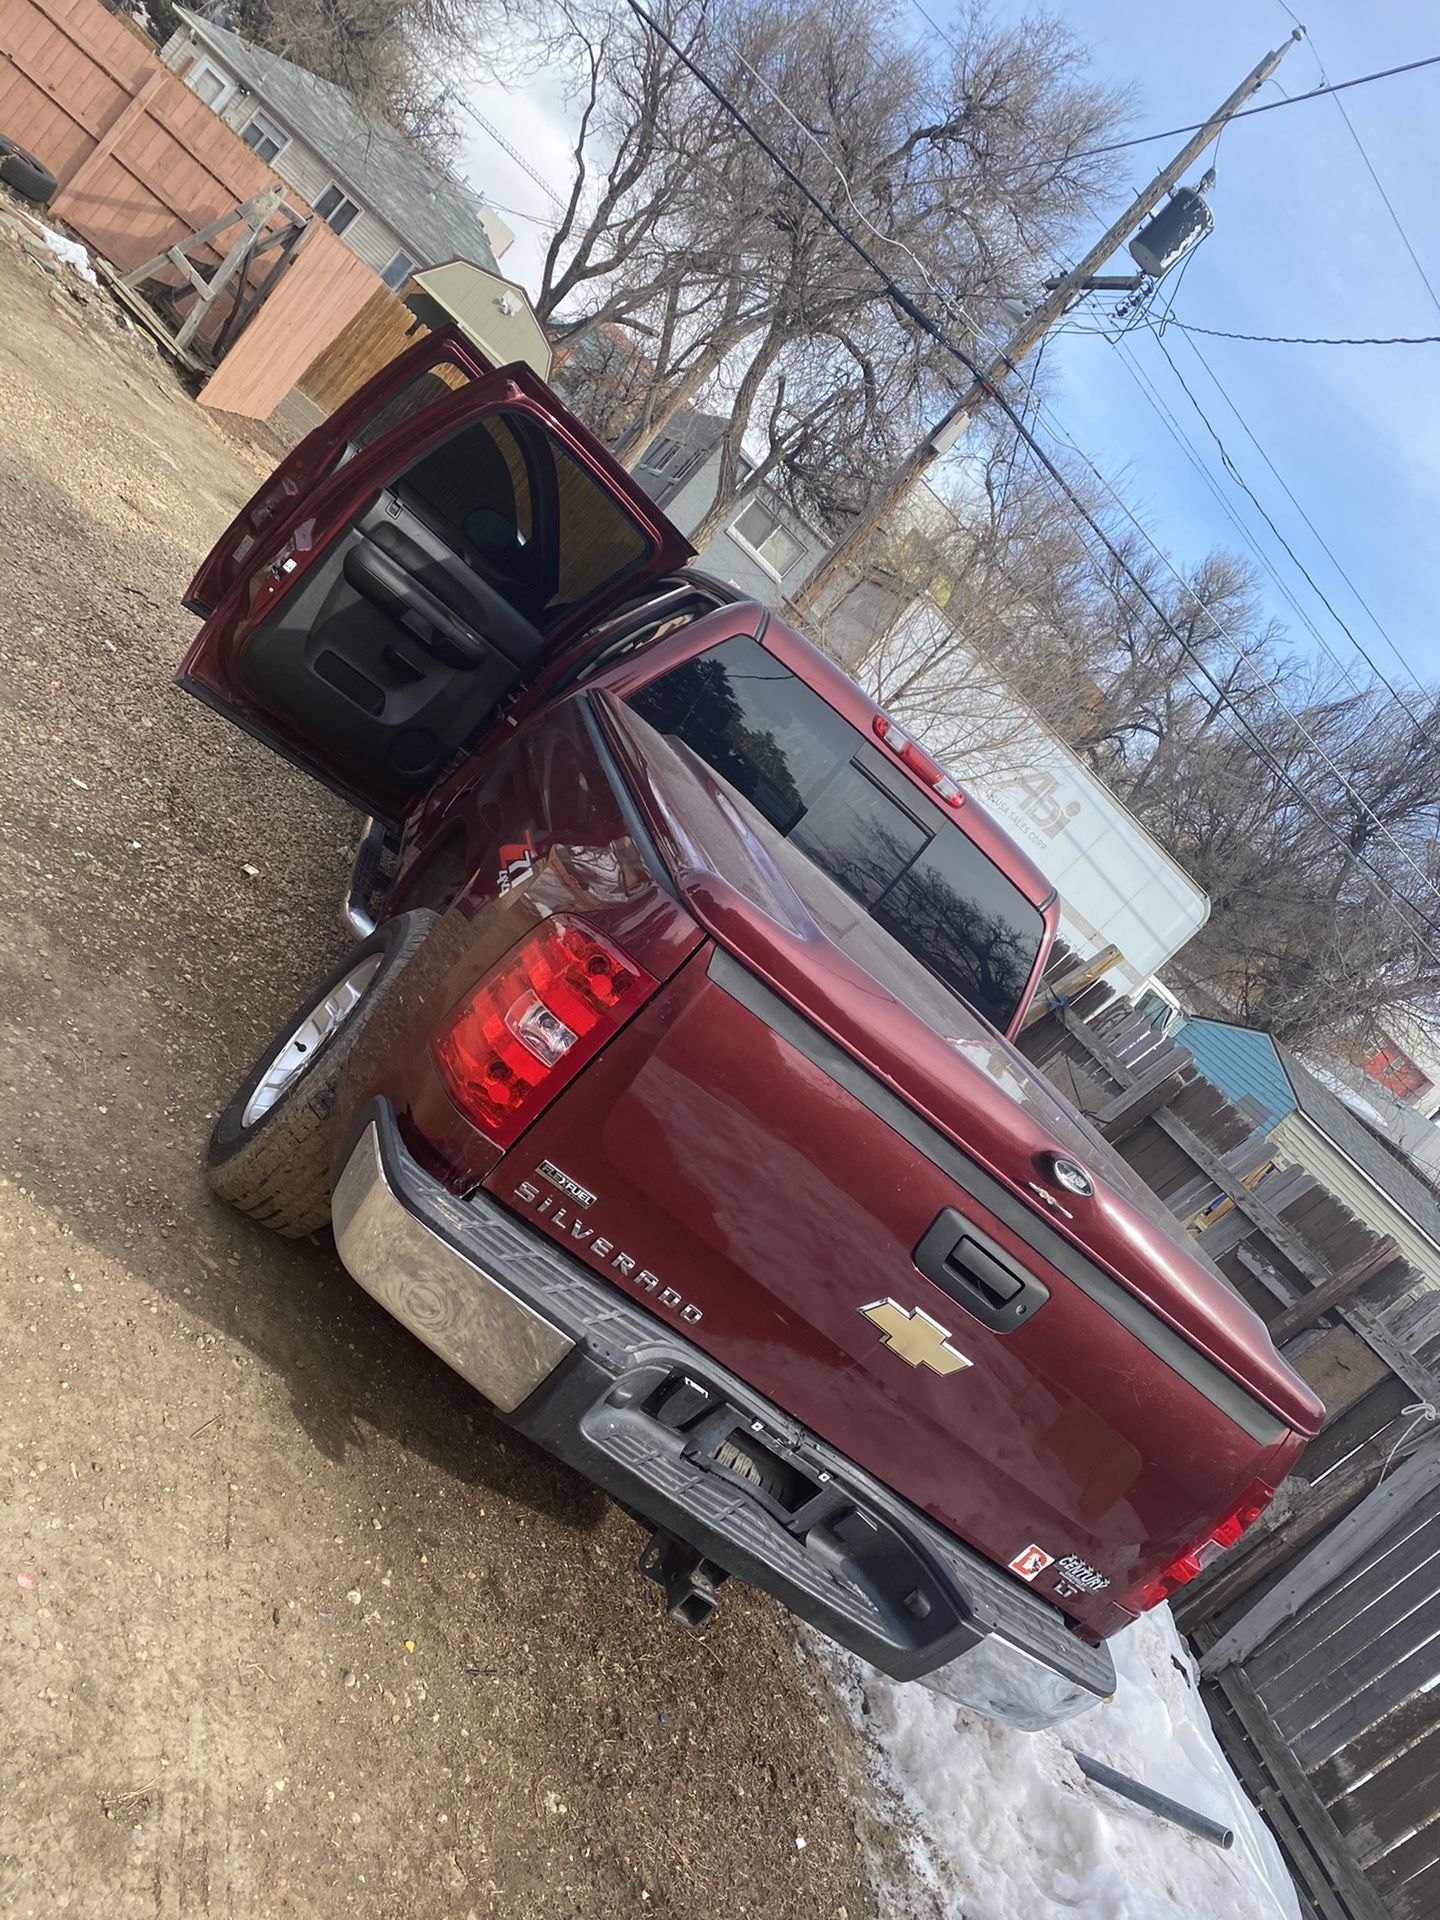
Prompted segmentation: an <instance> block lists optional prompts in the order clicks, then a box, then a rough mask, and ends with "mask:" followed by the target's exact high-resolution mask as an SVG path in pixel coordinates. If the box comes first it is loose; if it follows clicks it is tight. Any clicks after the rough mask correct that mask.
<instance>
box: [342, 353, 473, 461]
mask: <svg viewBox="0 0 1440 1920" xmlns="http://www.w3.org/2000/svg"><path fill="white" fill-rule="evenodd" d="M469 384H470V375H469V374H468V373H466V371H465V369H464V368H463V367H460V366H457V365H456V364H455V362H454V361H453V360H437V361H436V362H435V363H434V364H433V366H429V367H426V368H425V369H424V370H423V372H420V373H417V374H416V375H415V378H414V379H413V380H410V381H407V382H406V384H405V385H404V386H403V387H401V388H400V389H399V390H398V391H397V392H395V393H392V394H391V395H390V397H389V399H388V400H386V401H385V402H384V403H383V405H381V406H378V407H377V408H376V409H375V411H374V413H372V414H370V415H369V417H368V418H367V419H365V420H364V421H362V423H361V424H360V425H359V426H358V427H357V428H356V429H355V431H354V433H352V434H351V436H350V438H349V440H348V441H347V442H346V445H345V458H346V459H347V460H352V459H354V457H355V455H356V454H357V453H363V452H364V450H365V448H366V447H368V446H371V445H373V443H374V442H375V441H376V440H378V439H379V438H380V436H381V435H382V434H386V433H389V432H390V431H391V430H392V428H394V427H399V426H403V425H404V423H405V422H406V421H407V420H413V419H414V418H415V416H416V414H417V413H423V412H424V411H425V409H426V407H433V406H434V404H435V402H436V401H437V400H445V399H448V397H449V396H450V395H451V394H452V393H462V392H463V391H464V389H465V388H466V387H467V386H469Z"/></svg>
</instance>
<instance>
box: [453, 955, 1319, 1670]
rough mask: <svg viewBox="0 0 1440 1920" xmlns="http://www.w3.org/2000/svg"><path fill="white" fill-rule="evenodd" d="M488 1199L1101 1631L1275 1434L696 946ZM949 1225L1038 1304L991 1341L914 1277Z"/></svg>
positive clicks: (827, 1049)
mask: <svg viewBox="0 0 1440 1920" xmlns="http://www.w3.org/2000/svg"><path fill="white" fill-rule="evenodd" d="M487 1184H488V1185H489V1186H490V1187H491V1188H492V1190H494V1191H495V1192H496V1193H497V1195H499V1196H501V1197H505V1198H507V1199H510V1200H511V1202H512V1204H514V1203H515V1200H516V1198H517V1196H518V1197H519V1199H520V1201H521V1204H522V1205H523V1206H524V1209H525V1211H527V1213H529V1214H531V1215H532V1216H534V1217H536V1219H537V1223H538V1224H541V1225H543V1226H545V1227H546V1228H548V1230H549V1231H550V1232H551V1233H552V1234H554V1235H555V1236H556V1237H558V1238H561V1239H563V1240H564V1241H565V1242H566V1244H567V1245H568V1246H569V1247H570V1249H571V1251H572V1252H574V1253H576V1254H578V1255H579V1256H581V1257H584V1258H586V1259H587V1260H588V1261H589V1262H590V1263H591V1264H592V1265H595V1266H597V1267H599V1268H600V1269H601V1270H603V1271H605V1272H606V1273H607V1274H608V1275H609V1277H610V1278H611V1279H612V1280H613V1281H614V1282H615V1284H616V1285H617V1286H620V1287H621V1288H622V1289H623V1290H624V1291H626V1292H628V1293H631V1294H632V1295H637V1296H638V1297H640V1298H642V1299H646V1300H648V1301H649V1303H650V1304H651V1305H652V1306H653V1308H654V1310H655V1311H656V1312H657V1313H660V1314H662V1315H673V1316H682V1315H683V1316H684V1318H685V1321H686V1331H687V1333H688V1335H689V1337H690V1338H692V1339H694V1340H695V1341H696V1342H697V1343H698V1344H699V1345H700V1346H702V1347H703V1348H704V1349H705V1350H706V1351H707V1352H709V1353H711V1354H713V1355H714V1357H715V1358H716V1359H717V1360H719V1361H721V1362H722V1363H724V1364H725V1365H727V1366H729V1367H731V1368H733V1369H734V1370H735V1371H737V1372H738V1373H740V1374H741V1375H743V1377H744V1378H746V1379H747V1380H749V1381H750V1382H752V1384H753V1385H754V1386H755V1387H756V1388H757V1389H759V1390H760V1391H761V1392H762V1393H764V1394H766V1395H768V1396H770V1397H772V1398H773V1399H775V1400H777V1401H778V1402H779V1403H780V1404H781V1405H782V1406H783V1407H785V1408H786V1409H787V1411H789V1412H790V1413H792V1414H793V1415H794V1416H795V1417H796V1418H797V1419H798V1420H800V1421H802V1422H804V1423H805V1424H806V1425H807V1426H809V1427H810V1428H812V1429H813V1430H814V1431H815V1432H817V1433H818V1434H820V1435H821V1436H822V1437H823V1438H825V1439H826V1440H828V1441H829V1442H830V1443H831V1444H832V1445H834V1446H836V1447H839V1448H840V1449H842V1450H843V1451H844V1452H846V1453H847V1454H849V1455H850V1457H851V1458H853V1459H855V1460H857V1461H858V1462H859V1463H860V1464H861V1465H862V1466H864V1467H866V1468H868V1469H869V1470H870V1471H871V1472H873V1473H874V1474H875V1475H876V1476H877V1477H878V1478H880V1479H882V1480H883V1481H885V1482H886V1484H888V1485H890V1486H892V1487H893V1488H895V1490H896V1491H897V1492H900V1493H902V1494H903V1495H904V1496H905V1497H906V1498H907V1499H909V1500H910V1501H911V1502H912V1503H913V1504H915V1505H917V1506H919V1507H921V1508H922V1509H924V1510H925V1511H926V1512H928V1513H930V1514H931V1515H932V1516H933V1517H934V1518H935V1519H937V1520H939V1521H940V1522H941V1523H942V1524H943V1525H945V1526H946V1527H948V1528H949V1529H950V1530H951V1531H952V1532H954V1533H955V1534H957V1535H958V1536H959V1537H960V1538H961V1539H963V1540H965V1541H967V1542H968V1543H970V1544H971V1545H972V1546H975V1547H977V1548H979V1549H980V1550H981V1551H983V1552H984V1553H986V1554H987V1555H989V1556H990V1557H991V1558H992V1559H994V1560H995V1561H997V1562H998V1563H999V1564H1000V1565H1001V1566H1010V1565H1011V1564H1012V1563H1016V1565H1017V1567H1018V1569H1019V1570H1020V1573H1021V1574H1022V1575H1023V1574H1031V1577H1033V1578H1034V1580H1035V1585H1036V1588H1037V1590H1038V1591H1041V1592H1044V1593H1046V1594H1047V1595H1048V1596H1049V1597H1051V1598H1053V1599H1056V1600H1057V1601H1058V1602H1059V1603H1060V1604H1061V1605H1062V1606H1064V1607H1065V1609H1066V1610H1067V1611H1068V1612H1070V1613H1071V1614H1072V1615H1073V1616H1074V1617H1076V1618H1077V1619H1080V1620H1082V1621H1084V1622H1085V1623H1086V1624H1088V1625H1089V1626H1091V1627H1092V1628H1093V1629H1094V1630H1096V1631H1098V1632H1101V1633H1103V1632H1106V1631H1109V1630H1111V1629H1113V1627H1114V1626H1115V1625H1116V1624H1117V1615H1116V1612H1115V1610H1114V1605H1113V1602H1112V1599H1111V1595H1112V1594H1114V1595H1116V1596H1123V1595H1124V1594H1125V1593H1126V1591H1127V1590H1128V1589H1129V1588H1131V1587H1132V1586H1133V1585H1134V1584H1136V1583H1137V1582H1138V1581H1139V1580H1140V1579H1142V1578H1144V1577H1146V1576H1147V1575H1149V1574H1151V1573H1153V1572H1154V1571H1156V1570H1157V1568H1158V1567H1160V1566H1163V1565H1164V1564H1165V1562H1166V1561H1167V1560H1168V1559H1169V1558H1170V1557H1171V1555H1172V1554H1173V1552H1174V1551H1175V1550H1177V1549H1178V1548H1179V1547H1182V1546H1183V1545H1184V1544H1185V1542H1186V1541H1187V1540H1188V1539H1189V1538H1191V1537H1192V1536H1193V1535H1194V1534H1195V1533H1196V1532H1197V1530H1203V1527H1204V1525H1205V1523H1206V1522H1207V1520H1209V1519H1211V1518H1213V1517H1214V1516H1215V1515H1217V1514H1218V1513H1219V1512H1221V1511H1222V1509H1223V1508H1225V1507H1226V1506H1227V1504H1229V1503H1230V1502H1231V1501H1232V1500H1234V1499H1235V1498H1236V1497H1238V1496H1239V1494H1240V1493H1242V1492H1243V1490H1244V1488H1245V1486H1246V1485H1247V1484H1248V1483H1249V1482H1250V1481H1251V1480H1252V1479H1253V1478H1254V1476H1255V1471H1256V1461H1257V1457H1259V1456H1260V1455H1262V1454H1264V1453H1266V1452H1267V1451H1269V1450H1273V1449H1276V1448H1277V1447H1280V1448H1282V1449H1283V1446H1284V1443H1285V1442H1287V1441H1288V1440H1289V1439H1290V1435H1289V1433H1288V1430H1287V1428H1286V1427H1285V1425H1284V1423H1283V1422H1282V1421H1280V1420H1279V1419H1278V1418H1277V1417H1276V1416H1275V1415H1274V1414H1273V1413H1272V1412H1270V1411H1269V1410H1268V1409H1267V1408H1265V1407H1263V1406H1261V1405H1260V1404H1259V1403H1258V1402H1257V1401H1255V1400H1254V1399H1253V1398H1252V1397H1251V1396H1250V1395H1248V1394H1247V1393H1245V1392H1244V1391H1243V1389H1241V1388H1239V1387H1238V1386H1237V1385H1236V1383H1235V1382H1234V1381H1233V1380H1231V1379H1230V1378H1229V1376H1228V1375H1226V1374H1224V1373H1223V1372H1222V1371H1221V1370H1220V1369H1219V1368H1217V1367H1215V1366H1214V1365H1213V1363H1211V1362H1209V1361H1207V1360H1206V1359H1205V1358H1204V1357H1203V1356H1202V1355H1200V1354H1198V1353H1197V1352H1196V1351H1195V1350H1194V1349H1193V1348H1191V1347H1190V1346H1188V1345H1187V1343H1186V1342H1184V1341H1183V1340H1181V1339H1180V1338H1179V1336H1178V1335H1176V1334H1175V1333H1174V1332H1173V1331H1172V1330H1171V1329H1169V1328H1167V1327H1165V1326H1164V1324H1163V1323H1162V1322H1160V1321H1159V1320H1157V1319H1156V1318H1155V1316H1153V1315H1151V1314H1149V1313H1148V1310H1146V1309H1144V1308H1143V1307H1139V1306H1137V1303H1135V1302H1134V1300H1133V1296H1130V1295H1128V1294H1127V1293H1126V1292H1125V1290H1124V1289H1122V1288H1121V1287H1119V1285H1118V1284H1117V1283H1116V1282H1115V1281H1114V1280H1113V1279H1111V1278H1110V1277H1109V1276H1108V1275H1106V1274H1104V1273H1103V1272H1102V1271H1101V1270H1100V1269H1099V1268H1098V1267H1095V1266H1093V1265H1091V1264H1089V1263H1085V1262H1083V1261H1082V1260H1081V1258H1080V1256H1078V1255H1076V1254H1075V1252H1074V1250H1073V1248H1069V1247H1068V1246H1067V1244H1066V1243H1065V1242H1063V1241H1062V1240H1061V1239H1060V1237H1059V1236H1058V1235H1057V1234H1055V1233H1054V1232H1053V1231H1052V1230H1050V1229H1048V1228H1046V1227H1045V1226H1044V1224H1043V1223H1041V1222H1036V1223H1035V1225H1034V1227H1028V1226H1027V1228H1026V1231H1025V1232H1024V1234H1022V1232H1020V1231H1017V1216H1016V1203H1015V1202H1014V1201H1013V1199H1012V1198H1011V1196H1009V1195H1008V1194H1007V1193H1006V1191H1005V1190H1004V1188H1003V1187H1002V1186H1001V1185H1000V1183H998V1182H996V1181H994V1180H993V1179H991V1178H989V1177H987V1176H985V1175H984V1173H983V1171H982V1170H981V1169H980V1168H979V1167H978V1166H976V1165H975V1164H974V1163H973V1162H968V1161H967V1160H966V1159H965V1158H964V1156H962V1155H960V1154H958V1153H957V1151H956V1150H955V1149H954V1147H953V1146H952V1145H951V1144H950V1143H949V1142H947V1141H944V1140H943V1139H941V1138H940V1136H938V1135H936V1134H935V1133H934V1132H933V1130H931V1129H929V1128H928V1127H926V1126H925V1124H924V1123H923V1122H921V1121H919V1120H918V1119H917V1117H916V1116H914V1115H913V1113H911V1112H910V1111H909V1109H907V1108H906V1107H905V1106H904V1105H903V1103H901V1102H900V1101H898V1100H897V1099H895V1097H894V1096H893V1095H891V1094H889V1093H888V1092H887V1090H886V1089H884V1088H883V1087H882V1086H881V1085H880V1084H879V1083H878V1082H875V1081H873V1080H871V1079H870V1078H869V1076H868V1075H864V1074H863V1073H860V1074H858V1075H857V1071H856V1069H855V1066H854V1063H853V1062H852V1061H850V1060H849V1059H848V1057H847V1056H846V1055H844V1054H843V1053H842V1052H841V1050H840V1049H838V1048H835V1047H833V1045H832V1044H831V1043H829V1042H827V1041H826V1040H825V1038H824V1036H823V1035H821V1034H820V1033H819V1032H818V1030H816V1029H815V1028H813V1027H812V1026H810V1025H809V1023H807V1022H804V1021H802V1020H799V1019H797V1017H796V1016H795V1015H794V1013H793V1010H791V1009H790V1008H788V1007H787V1006H786V1004H785V1003H784V1002H783V1001H780V1000H779V999H778V998H777V997H776V996H773V995H771V994H770V993H769V992H768V990H767V989H765V988H764V987H763V986H761V985H760V983H759V982H758V981H756V980H755V978H754V976H753V975H751V974H749V973H748V972H747V971H746V970H745V969H744V968H742V967H741V966H740V965H739V964H738V963H737V962H735V961H734V960H733V959H732V958H731V957H730V956H728V955H725V954H723V953H721V952H717V951H715V950H713V949H712V950H710V951H708V952H705V951H702V952H701V953H700V954H698V955H697V956H696V957H695V958H694V959H693V960H691V961H690V962H689V963H688V964H687V965H686V966H685V967H684V968H683V969H682V970H681V972H680V974H679V975H678V976H677V977H676V978H675V979H674V980H673V981H672V982H671V983H670V984H669V985H668V986H667V987H666V988H665V989H664V990H663V991H662V992H661V994H660V995H659V996H658V997H657V998H656V1000H655V1001H654V1002H653V1003H652V1004H651V1005H650V1006H649V1007H648V1008H647V1009H646V1010H645V1012H644V1013H643V1014H642V1015H640V1016H639V1017H638V1018H637V1019H636V1020H635V1021H634V1022H633V1023H632V1024H631V1026H630V1027H628V1028H627V1029H626V1030H625V1031H624V1032H623V1033H622V1034H621V1035H620V1036H619V1037H618V1038H617V1040H616V1041H615V1042H614V1043H613V1044H612V1045H611V1046H610V1047H609V1048H608V1049H607V1050H606V1052H605V1053H604V1054H603V1055H602V1056H601V1058H600V1059H598V1060H597V1061H596V1062H594V1063H593V1064H592V1065H591V1066H590V1067H589V1068H588V1069H587V1070H586V1071H585V1073H584V1074H582V1075H581V1076H580V1078H579V1079H578V1080H577V1081H576V1082H575V1083H574V1085H572V1087H570V1088H569V1089H568V1090H567V1091H566V1092H565V1093H564V1094H563V1095H562V1096H561V1097H560V1098H559V1100H557V1102H556V1103H555V1105H554V1106H553V1108H552V1109H551V1110H550V1111H548V1112H547V1113H546V1114H545V1115H544V1116H543V1117H542V1118H541V1119H540V1121H538V1122H537V1124H536V1125H535V1127H534V1128H532V1129H531V1130H530V1132H529V1133H528V1134H527V1135H526V1136H525V1138H524V1140H523V1141H522V1142H521V1143H520V1144H519V1145H518V1146H517V1147H516V1148H514V1149H513V1150H512V1151H511V1152H510V1153H509V1154H508V1155H507V1156H506V1158H505V1160H504V1161H503V1162H502V1163H501V1165H500V1167H499V1168H497V1170H496V1172H495V1173H494V1174H493V1175H492V1176H491V1179H490V1181H489V1182H487ZM532 1195H533V1197H529V1196H532ZM953 1214H959V1215H960V1216H961V1217H962V1220H963V1221H964V1222H968V1223H969V1224H970V1225H971V1227H972V1228H973V1229H974V1230H976V1244H979V1245H980V1246H981V1247H982V1248H985V1249H988V1250H989V1251H990V1254H991V1257H992V1258H994V1259H996V1260H997V1261H999V1262H1001V1263H1003V1264H1004V1265H1005V1266H1007V1267H1009V1268H1011V1269H1012V1270H1019V1271H1021V1272H1023V1273H1026V1274H1028V1275H1030V1276H1033V1278H1034V1279H1035V1280H1037V1281H1038V1282H1039V1283H1040V1285H1041V1286H1043V1287H1044V1288H1045V1289H1046V1290H1047V1292H1048V1298H1046V1299H1045V1300H1044V1301H1043V1304H1040V1305H1039V1306H1038V1307H1037V1308H1036V1310H1035V1311H1034V1312H1033V1314H1032V1315H1031V1316H1029V1317H1028V1318H1026V1319H1025V1320H1024V1321H1023V1322H1022V1323H1021V1324H1019V1325H1017V1326H1015V1327H1014V1329H1013V1330H1012V1331H1008V1332H1001V1331H996V1330H994V1329H993V1328H991V1327H988V1326H986V1325H984V1324H982V1322H981V1320H980V1319H978V1318H976V1317H975V1315H974V1314H972V1313H970V1312H968V1311H967V1310H966V1309H965V1308H964V1307H963V1306H962V1305H961V1304H960V1303H959V1302H958V1301H957V1299H956V1298H955V1297H954V1296H953V1294H952V1293H951V1292H949V1291H945V1290H942V1288H941V1286H940V1285H938V1284H936V1283H935V1282H934V1281H932V1280H931V1279H929V1278H927V1277H926V1276H925V1275H924V1274H922V1273H921V1272H920V1271H919V1269H918V1268H917V1266H916V1264H915V1258H914V1255H915V1250H916V1248H917V1247H918V1246H919V1245H920V1244H921V1242H922V1241H923V1240H924V1238H925V1236H926V1234H927V1232H929V1230H930V1229H931V1228H932V1226H933V1224H934V1223H935V1222H936V1220H937V1219H938V1218H939V1217H940V1216H942V1215H947V1216H948V1215H953ZM886 1303H889V1307H890V1308H891V1309H893V1311H887V1307H886ZM867 1309H878V1310H879V1316H878V1317H877V1315H876V1314H875V1313H874V1312H872V1313H869V1314H867V1311H866V1310H867ZM917 1314H918V1315H924V1316H927V1319H928V1322H929V1323H930V1324H929V1325H928V1326H927V1325H926V1324H925V1322H922V1321H919V1320H915V1319H910V1318H908V1316H914V1315H917ZM896 1316H899V1317H898V1318H897V1317H896ZM887 1322H888V1325H889V1331H887V1330H886V1324H887ZM941 1330H943V1332H942V1331H941ZM952 1355H958V1356H963V1361H965V1362H968V1363H969V1364H968V1365H966V1364H962V1363H961V1362H960V1361H959V1360H956V1361H954V1362H953V1364H952V1359H951V1356H952ZM937 1368H943V1369H945V1370H944V1371H937ZM1037 1549H1038V1556H1037V1554H1036V1552H1035V1550H1037ZM1042 1557H1043V1561H1044V1564H1043V1565H1042V1564H1040V1559H1041V1558H1042Z"/></svg>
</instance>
